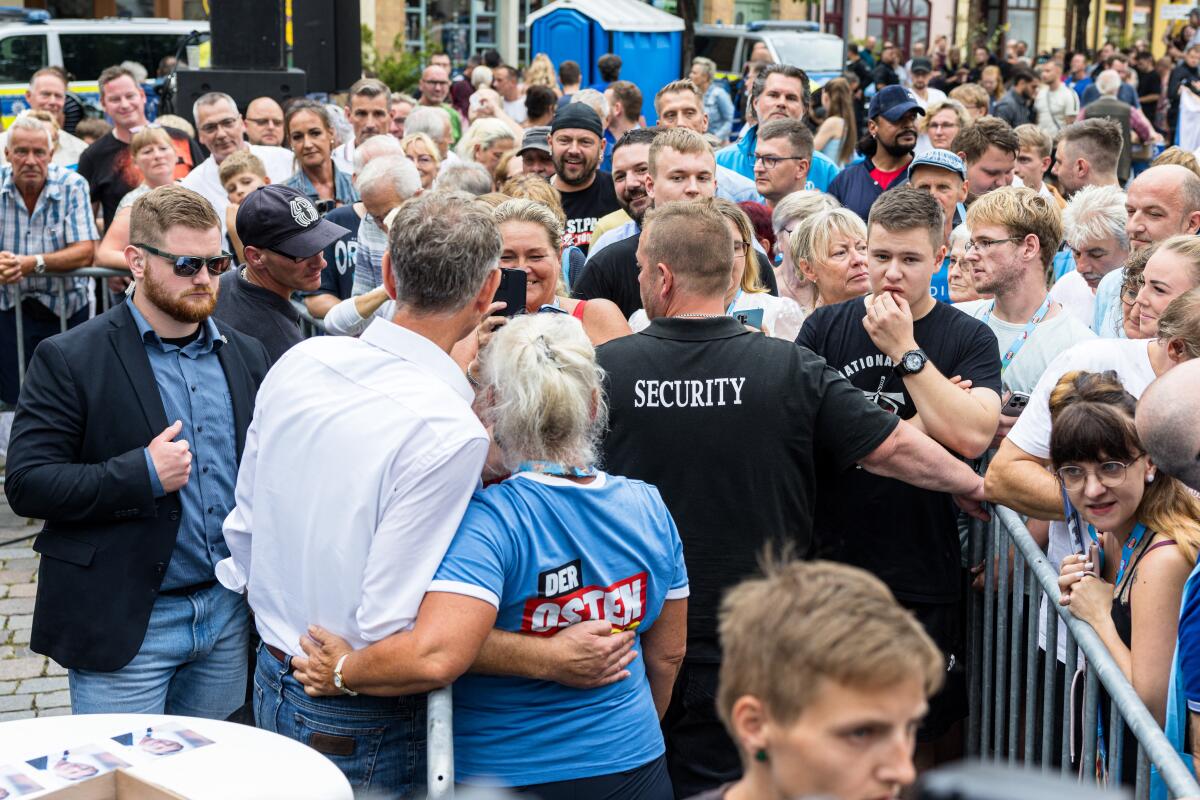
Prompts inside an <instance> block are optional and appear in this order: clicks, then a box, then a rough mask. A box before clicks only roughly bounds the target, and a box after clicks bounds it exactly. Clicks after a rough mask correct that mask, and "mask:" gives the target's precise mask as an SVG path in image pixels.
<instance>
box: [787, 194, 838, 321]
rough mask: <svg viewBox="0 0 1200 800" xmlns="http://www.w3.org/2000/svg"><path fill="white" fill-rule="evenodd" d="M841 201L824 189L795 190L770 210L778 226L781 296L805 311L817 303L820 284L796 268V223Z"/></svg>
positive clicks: (806, 312)
mask: <svg viewBox="0 0 1200 800" xmlns="http://www.w3.org/2000/svg"><path fill="white" fill-rule="evenodd" d="M840 207H841V205H840V204H839V203H838V201H837V200H835V199H834V198H833V197H832V196H830V195H828V194H826V193H825V192H818V191H815V190H809V189H806V190H804V191H799V192H792V193H791V194H789V195H788V196H787V197H785V198H783V199H782V200H780V201H779V203H778V204H777V205H776V206H775V210H774V212H772V214H771V227H772V228H774V229H775V253H776V260H775V283H776V285H777V286H778V287H779V296H780V297H790V298H792V299H793V300H795V301H796V305H798V306H800V308H801V309H802V310H803V311H804V313H805V315H807V314H810V313H812V310H813V309H814V308H815V307H816V305H817V287H816V286H815V285H814V284H813V283H812V281H810V280H808V278H806V277H804V274H803V273H801V272H800V270H798V269H796V264H795V262H793V261H792V248H791V244H790V242H791V238H792V233H793V232H795V230H796V228H797V226H799V224H800V223H801V222H803V221H804V220H806V219H807V218H808V217H810V216H812V215H813V214H816V213H817V212H818V211H824V210H826V209H829V208H840Z"/></svg>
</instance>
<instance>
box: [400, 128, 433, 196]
mask: <svg viewBox="0 0 1200 800" xmlns="http://www.w3.org/2000/svg"><path fill="white" fill-rule="evenodd" d="M400 147H402V148H403V149H404V155H406V156H408V157H409V158H410V159H412V162H413V163H414V164H416V165H417V173H418V174H419V175H420V176H421V188H422V189H424V190H425V191H429V189H430V187H432V186H433V181H434V179H436V178H437V175H438V169H440V168H441V166H442V156H441V152H440V151H439V150H438V146H437V145H436V144H434V142H433V139H431V138H429V134H427V133H410V134H408V135H407V136H405V137H404V138H403V139H401V140H400Z"/></svg>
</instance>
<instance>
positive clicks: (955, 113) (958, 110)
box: [916, 98, 971, 155]
mask: <svg viewBox="0 0 1200 800" xmlns="http://www.w3.org/2000/svg"><path fill="white" fill-rule="evenodd" d="M917 124H918V126H919V128H920V131H921V136H920V138H918V139H917V149H916V154H917V155H921V154H922V153H927V152H929V151H930V150H950V149H951V148H950V145H951V144H952V143H953V142H954V137H955V136H958V132H959V131H961V130H962V129H963V128H965V127H967V126H968V125H970V124H971V118H970V117H969V116H968V115H967V109H966V108H964V107H963V104H962V103H960V102H959V101H958V100H953V99H950V98H947V99H945V100H942V101H940V102H937V103H933V104H932V105H930V106H929V108H928V109H927V110H926V112H925V115H924V116H922V117H920V118H919V121H918V123H917Z"/></svg>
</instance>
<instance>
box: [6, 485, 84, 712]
mask: <svg viewBox="0 0 1200 800" xmlns="http://www.w3.org/2000/svg"><path fill="white" fill-rule="evenodd" d="M34 525H35V523H33V522H30V521H27V520H25V519H22V518H21V517H18V516H16V515H15V514H13V512H12V510H11V509H10V508H9V507H8V502H7V501H5V500H4V497H3V494H2V493H0V543H2V542H7V541H9V540H11V539H16V538H17V537H19V536H25V535H27V534H30V533H33V532H34V531H35V530H37V528H36V527H34ZM32 544H33V542H32V540H26V541H23V542H19V543H17V544H12V545H8V546H6V547H0V722H6V721H8V720H12V719H25V718H27V717H49V716H57V715H59V714H69V713H71V698H70V693H69V692H68V691H67V671H66V670H65V669H63V668H62V667H60V666H58V665H57V664H55V663H54V662H53V661H51V660H50V659H48V658H46V657H45V656H40V655H38V654H37V653H34V652H33V651H32V650H30V649H29V630H30V628H31V627H32V626H33V597H34V595H35V594H36V593H37V566H38V556H37V553H35V552H33V550H32V548H31V545H32Z"/></svg>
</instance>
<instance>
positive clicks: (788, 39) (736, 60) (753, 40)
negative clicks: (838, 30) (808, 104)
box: [696, 20, 846, 89]
mask: <svg viewBox="0 0 1200 800" xmlns="http://www.w3.org/2000/svg"><path fill="white" fill-rule="evenodd" d="M759 42H761V43H763V44H764V45H766V48H767V52H769V53H770V54H771V58H773V59H774V60H775V63H776V64H791V65H792V66H795V67H800V69H802V70H804V71H805V72H806V73H808V78H809V81H810V82H811V84H812V85H811V86H810V88H812V89H815V88H817V87H819V86H823V85H824V84H825V82H826V81H829V80H832V79H833V78H836V77H838V76H839V75H841V74H842V69H843V65H844V64H845V58H846V55H845V50H846V44H845V42H844V41H842V38H841V37H840V36H834V35H833V34H831V33H822V32H821V30H820V28H819V26H818V25H817V23H815V22H809V21H805V20H795V21H792V20H770V21H766V20H763V21H758V22H750V23H747V24H745V25H697V26H696V55H698V56H704V57H706V58H711V59H712V60H713V61H715V62H716V63H717V74H718V77H719V78H722V79H724V80H727V81H729V82H730V83H731V84H732V83H733V82H735V81H737V80H740V79H741V76H742V67H743V66H744V65H745V64H746V62H747V61H749V60H750V53H751V52H753V50H754V45H755V44H757V43H759Z"/></svg>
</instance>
